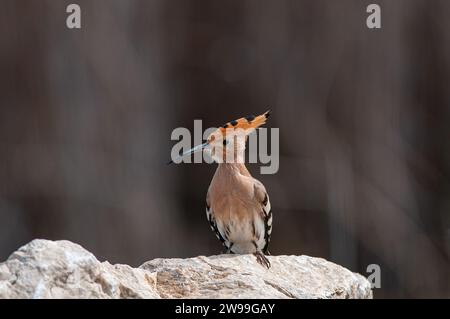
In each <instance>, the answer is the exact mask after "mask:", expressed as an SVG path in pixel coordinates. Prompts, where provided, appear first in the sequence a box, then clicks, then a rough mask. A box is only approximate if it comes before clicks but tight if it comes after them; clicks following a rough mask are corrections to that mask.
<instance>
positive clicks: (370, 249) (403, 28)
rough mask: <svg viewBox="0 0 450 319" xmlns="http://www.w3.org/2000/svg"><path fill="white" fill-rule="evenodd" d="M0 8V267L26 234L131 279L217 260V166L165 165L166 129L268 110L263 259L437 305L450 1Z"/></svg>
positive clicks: (446, 238) (447, 162)
mask: <svg viewBox="0 0 450 319" xmlns="http://www.w3.org/2000/svg"><path fill="white" fill-rule="evenodd" d="M373 2H375V3H378V4H379V5H381V8H382V29H381V30H369V29H368V28H367V27H366V24H365V23H366V18H367V16H368V14H367V13H366V7H367V5H368V4H369V3H373ZM69 3H78V4H79V5H80V6H81V9H82V29H81V30H69V29H67V28H66V24H65V23H66V17H67V14H66V12H65V11H66V10H65V9H66V6H67V5H68V4H69ZM0 4H1V10H0V88H1V89H0V260H4V259H6V258H7V257H8V255H9V254H10V253H11V252H12V251H13V250H15V249H17V248H18V247H19V246H20V245H22V244H25V243H27V242H28V241H30V240H31V239H33V238H48V239H69V240H72V241H74V242H77V243H79V244H81V245H83V246H84V247H85V248H87V249H88V250H90V251H92V252H94V253H95V254H96V256H98V258H99V259H101V260H104V259H108V260H109V261H111V262H113V263H117V262H120V263H129V264H131V265H135V266H137V265H139V264H141V263H143V262H144V261H146V260H149V259H152V258H155V257H188V256H195V255H199V254H201V255H210V254H216V253H219V252H220V251H221V249H222V248H221V245H220V243H219V242H218V241H217V240H216V238H215V236H214V235H213V234H212V233H211V231H210V228H209V226H208V224H207V221H206V218H205V212H204V200H205V195H206V190H207V187H208V185H209V181H210V179H211V177H212V174H213V173H214V169H215V165H207V164H184V165H173V166H166V162H167V160H168V159H169V156H170V150H171V147H172V146H173V144H174V142H172V141H171V140H170V134H171V131H172V130H173V129H174V128H176V127H180V126H183V127H187V128H190V129H192V128H193V120H194V119H203V120H204V122H203V123H204V128H205V127H209V126H215V125H220V124H223V123H224V122H226V121H228V120H232V119H234V118H237V117H240V116H243V115H248V114H252V113H260V112H263V111H265V110H266V109H267V108H268V107H270V108H272V110H273V117H271V119H270V121H269V123H268V126H269V127H279V128H280V138H281V141H280V142H281V145H280V152H281V154H280V156H281V157H280V170H279V172H278V174H276V175H263V176H261V175H259V169H258V167H259V165H252V166H251V167H250V169H251V171H252V172H253V174H254V175H255V177H257V178H259V179H260V180H261V181H262V182H263V183H264V184H265V185H266V187H267V189H268V190H269V193H270V195H271V201H272V207H273V212H274V232H273V236H272V239H273V240H272V243H271V252H272V254H275V255H278V254H307V255H312V256H320V257H324V258H327V259H330V260H332V261H335V262H337V263H340V264H342V265H344V266H346V267H348V268H350V269H351V270H353V271H357V272H360V273H362V274H364V275H367V273H366V267H367V265H369V264H373V263H375V264H379V265H380V266H381V271H382V277H381V289H376V291H375V297H407V298H408V297H450V263H449V254H450V139H449V136H450V125H449V121H450V107H449V103H450V90H449V80H450V19H449V17H450V2H449V1H447V0H442V1H438V0H423V1H414V0H403V1H400V0H397V1H380V0H377V1H361V0H344V1H333V0H328V1H324V0H322V1H317V0H315V1H314V0H292V1H275V0H273V1H261V0H253V1H241V0H239V1H238V0H233V1H206V0H205V1H183V0H179V1H165V0H155V1H144V0H141V1H138V0H127V1H125V0H115V1H113V0H95V1H81V0H77V1H75V0H74V1H57V0H52V1H50V0H46V1H44V0H34V1H30V0H0Z"/></svg>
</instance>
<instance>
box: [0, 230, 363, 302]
mask: <svg viewBox="0 0 450 319" xmlns="http://www.w3.org/2000/svg"><path fill="white" fill-rule="evenodd" d="M268 258H269V260H270V262H271V264H272V267H271V268H270V269H266V268H264V267H262V266H261V265H260V264H258V263H257V262H256V259H255V257H254V256H253V255H219V256H210V257H204V256H199V257H195V258H186V259H180V258H171V259H154V260H152V261H148V262H146V263H145V264H143V265H142V266H141V267H139V268H132V267H130V266H127V265H111V264H110V263H108V262H99V261H98V260H97V259H96V258H95V256H94V255H93V254H91V253H90V252H88V251H87V250H85V249H84V248H82V247H81V246H79V245H77V244H74V243H72V242H70V241H64V240H63V241H49V240H39V239H37V240H33V241H32V242H30V243H29V244H27V245H25V246H23V247H21V248H20V249H19V250H17V251H16V252H14V253H13V254H12V255H11V256H10V257H9V258H8V260H7V261H6V262H4V263H0V298H372V290H371V288H370V283H369V282H368V281H367V280H366V279H365V278H364V277H363V276H361V275H359V274H356V273H352V272H351V271H349V270H347V269H345V268H343V267H341V266H339V265H336V264H334V263H331V262H329V261H326V260H325V259H322V258H314V257H308V256H269V257H268Z"/></svg>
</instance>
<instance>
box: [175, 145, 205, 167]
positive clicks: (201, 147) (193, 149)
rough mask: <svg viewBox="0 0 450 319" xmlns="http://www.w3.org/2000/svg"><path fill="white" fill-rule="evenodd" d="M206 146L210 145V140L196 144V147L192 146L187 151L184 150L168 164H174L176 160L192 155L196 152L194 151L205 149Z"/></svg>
mask: <svg viewBox="0 0 450 319" xmlns="http://www.w3.org/2000/svg"><path fill="white" fill-rule="evenodd" d="M206 146H208V142H206V143H203V144H200V145H197V146H194V147H193V148H191V149H190V150H187V151H186V152H183V154H181V155H179V156H177V157H176V158H175V159H171V160H170V161H169V162H168V163H167V165H169V164H172V163H173V162H174V161H178V160H179V159H182V158H183V157H185V156H188V155H191V154H194V153H197V152H200V151H203V149H204V148H205V147H206Z"/></svg>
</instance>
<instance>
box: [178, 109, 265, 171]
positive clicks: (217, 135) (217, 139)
mask: <svg viewBox="0 0 450 319" xmlns="http://www.w3.org/2000/svg"><path fill="white" fill-rule="evenodd" d="M270 113H271V111H270V110H269V111H267V112H265V113H264V114H261V115H258V116H254V115H250V116H246V117H241V118H239V119H237V120H233V121H230V122H228V123H226V124H224V125H222V126H221V127H219V128H218V129H217V130H215V131H214V132H212V133H211V134H210V135H209V136H208V138H207V140H206V142H205V143H203V144H200V145H197V146H195V147H193V148H191V149H190V150H187V151H186V152H184V153H183V154H181V155H180V158H182V157H184V156H188V155H191V154H193V153H196V152H199V151H206V152H207V153H208V154H209V155H210V156H211V157H212V159H213V160H214V161H216V162H218V163H236V162H238V163H243V161H244V152H245V144H246V142H247V137H248V135H249V134H250V133H252V132H253V131H255V130H256V129H257V128H258V127H260V126H261V125H263V124H264V123H266V120H267V118H268V117H269V116H270Z"/></svg>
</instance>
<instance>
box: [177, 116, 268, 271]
mask: <svg viewBox="0 0 450 319" xmlns="http://www.w3.org/2000/svg"><path fill="white" fill-rule="evenodd" d="M269 115H270V111H267V112H265V113H264V114H262V115H259V116H253V115H252V116H247V117H242V118H240V119H237V120H234V121H231V122H228V123H226V124H225V125H223V126H221V127H220V128H218V129H217V130H216V131H214V132H213V133H211V134H210V135H209V136H208V138H207V141H206V143H204V144H201V145H197V146H195V147H194V148H192V149H190V150H188V151H186V152H184V153H183V154H181V155H180V158H181V157H184V156H186V155H190V154H193V153H195V152H198V151H203V150H205V151H207V152H208V153H209V154H210V155H211V157H212V158H213V159H214V161H216V162H217V163H218V167H217V169H216V172H215V174H214V177H213V179H212V181H211V184H210V186H209V189H208V193H207V195H206V216H207V218H208V221H209V224H210V226H211V229H212V230H213V231H214V232H215V234H216V236H217V238H218V239H219V240H220V241H221V242H222V244H223V245H224V247H225V249H226V252H227V253H236V254H254V255H255V256H256V259H257V261H258V262H259V263H260V264H262V265H263V266H266V267H267V268H270V262H269V260H268V259H267V257H266V256H265V254H269V251H268V246H269V241H270V235H271V233H272V210H271V205H270V200H269V195H268V194H267V191H266V189H265V187H264V185H263V184H262V183H261V182H260V181H258V180H257V179H255V178H254V177H252V176H251V175H250V173H249V171H248V170H247V168H246V167H245V164H244V160H243V157H244V152H245V147H246V141H247V137H248V135H249V134H250V133H252V132H253V131H254V130H256V129H257V128H258V127H259V126H261V125H263V124H265V122H266V120H267V118H268V117H269Z"/></svg>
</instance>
